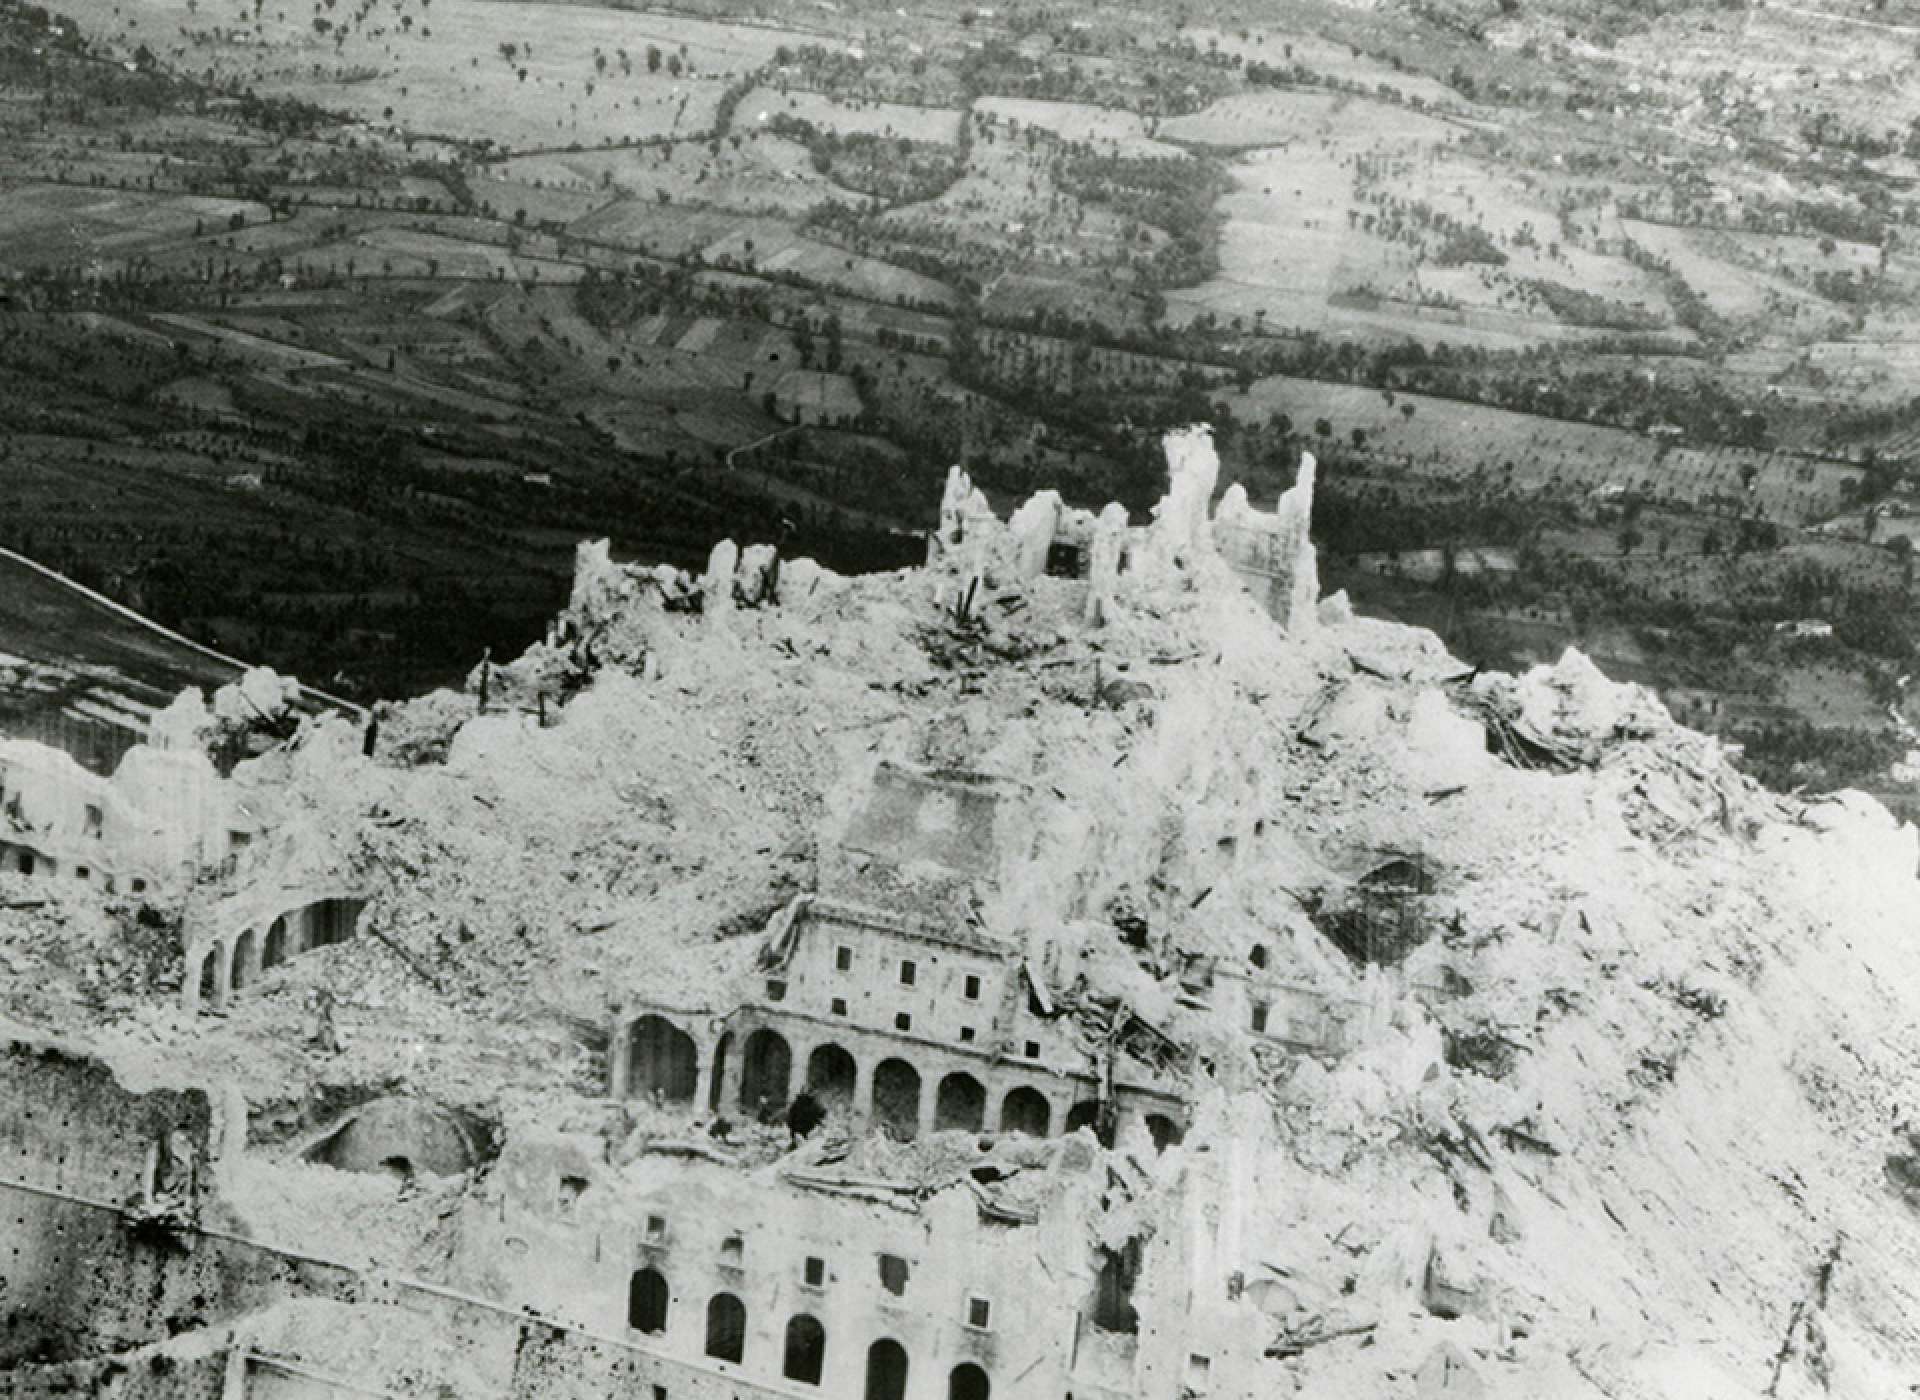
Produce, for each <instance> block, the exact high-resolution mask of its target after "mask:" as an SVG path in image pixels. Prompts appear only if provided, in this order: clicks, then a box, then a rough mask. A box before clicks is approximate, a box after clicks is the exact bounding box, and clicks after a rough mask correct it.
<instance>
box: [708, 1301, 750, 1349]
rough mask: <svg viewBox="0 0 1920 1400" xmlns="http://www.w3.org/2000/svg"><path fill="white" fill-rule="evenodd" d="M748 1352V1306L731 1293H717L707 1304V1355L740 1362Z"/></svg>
mask: <svg viewBox="0 0 1920 1400" xmlns="http://www.w3.org/2000/svg"><path fill="white" fill-rule="evenodd" d="M746 1350H747V1305H746V1304H745V1303H743V1302H741V1301H740V1300H739V1299H738V1298H736V1297H734V1296H733V1295H732V1294H731V1293H716V1294H714V1295H713V1300H712V1301H711V1302H709V1303H708V1304H707V1355H708V1356H711V1357H712V1358H713V1359H714V1360H716V1361H738V1360H739V1359H740V1358H741V1357H742V1356H743V1355H745V1354H746Z"/></svg>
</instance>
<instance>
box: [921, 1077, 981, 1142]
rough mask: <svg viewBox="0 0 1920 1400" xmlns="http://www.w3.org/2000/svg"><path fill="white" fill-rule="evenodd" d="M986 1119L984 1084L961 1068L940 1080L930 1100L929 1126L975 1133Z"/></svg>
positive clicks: (940, 1129) (943, 1129)
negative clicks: (931, 1113)
mask: <svg viewBox="0 0 1920 1400" xmlns="http://www.w3.org/2000/svg"><path fill="white" fill-rule="evenodd" d="M986 1121H987V1090H986V1086H985V1085H984V1084H982V1083H981V1082H980V1081H979V1080H977V1079H975V1078H974V1077H973V1076H972V1075H970V1074H968V1073H966V1072H965V1071H964V1070H955V1071H954V1072H953V1073H952V1074H949V1075H948V1076H947V1077H946V1078H945V1079H943V1080H941V1081H940V1090H939V1092H938V1093H937V1094H936V1095H935V1096H934V1100H933V1126H934V1127H935V1129H937V1130H939V1131H941V1132H946V1131H948V1130H951V1129H961V1130H963V1131H965V1132H969V1133H977V1132H979V1131H980V1129H981V1128H982V1127H984V1126H985V1125H986Z"/></svg>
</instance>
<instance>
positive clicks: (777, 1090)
mask: <svg viewBox="0 0 1920 1400" xmlns="http://www.w3.org/2000/svg"><path fill="white" fill-rule="evenodd" d="M742 1056H743V1058H742V1060H741V1062H740V1107H741V1110H742V1111H743V1112H746V1113H750V1114H753V1115H755V1116H760V1115H763V1114H764V1115H768V1116H771V1115H773V1114H776V1113H778V1112H779V1111H780V1110H781V1109H783V1108H785V1107H786V1106H787V1080H788V1078H789V1077H790V1076H791V1075H792V1073H793V1052H792V1051H791V1050H790V1049H788V1048H787V1042H786V1039H785V1037H783V1036H782V1035H781V1034H780V1032H778V1031H770V1030H768V1029H766V1028H765V1027H762V1028H761V1029H759V1030H757V1031H755V1032H754V1033H753V1034H752V1035H750V1036H748V1037H747V1043H746V1047H745V1049H744V1050H743V1051H742Z"/></svg>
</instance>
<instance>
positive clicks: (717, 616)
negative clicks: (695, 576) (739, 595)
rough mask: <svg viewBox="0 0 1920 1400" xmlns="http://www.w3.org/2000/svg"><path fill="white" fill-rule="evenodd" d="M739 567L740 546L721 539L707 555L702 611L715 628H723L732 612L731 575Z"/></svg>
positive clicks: (702, 583) (701, 588)
mask: <svg viewBox="0 0 1920 1400" xmlns="http://www.w3.org/2000/svg"><path fill="white" fill-rule="evenodd" d="M739 567H740V547H739V546H738V545H736V544H735V543H734V542H733V541H732V540H722V541H720V543H719V544H716V545H715V546H714V547H713V553H711V554H709V555H708V556H707V572H706V577H705V578H703V579H702V580H701V584H700V593H701V598H702V600H703V601H702V604H701V607H702V611H704V612H705V614H706V617H707V619H708V622H709V623H710V624H711V625H712V626H713V627H715V628H723V627H725V626H726V624H727V619H728V618H729V617H731V616H732V614H733V576H734V574H735V573H737V572H738V571H739Z"/></svg>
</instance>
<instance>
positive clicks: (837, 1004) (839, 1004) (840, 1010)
mask: <svg viewBox="0 0 1920 1400" xmlns="http://www.w3.org/2000/svg"><path fill="white" fill-rule="evenodd" d="M833 1014H834V1015H836V1016H844V1015H846V1014H847V999H846V998H845V997H835V998H834V999H833Z"/></svg>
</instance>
